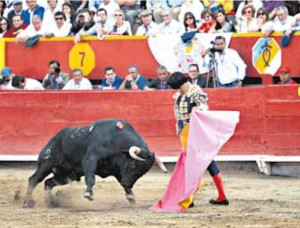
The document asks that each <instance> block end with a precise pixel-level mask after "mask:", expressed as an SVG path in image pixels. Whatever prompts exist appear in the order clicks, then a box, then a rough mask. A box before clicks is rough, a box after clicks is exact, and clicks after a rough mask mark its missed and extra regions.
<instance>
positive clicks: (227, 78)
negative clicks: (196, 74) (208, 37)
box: [202, 36, 247, 88]
mask: <svg viewBox="0 0 300 228" xmlns="http://www.w3.org/2000/svg"><path fill="white" fill-rule="evenodd" d="M206 54H210V55H211V58H212V57H213V64H214V73H215V79H216V80H217V82H218V87H223V88H234V87H242V83H243V80H244V78H245V75H246V68H247V65H246V64H245V62H244V61H243V60H242V58H241V57H240V55H239V54H238V52H237V51H236V50H234V49H231V48H226V40H225V38H224V37H223V36H216V38H215V41H214V46H213V47H212V48H208V49H205V50H203V52H202V55H203V56H205V55H206Z"/></svg>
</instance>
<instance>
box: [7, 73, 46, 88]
mask: <svg viewBox="0 0 300 228" xmlns="http://www.w3.org/2000/svg"><path fill="white" fill-rule="evenodd" d="M12 86H13V87H15V88H17V89H23V90H44V87H43V86H42V83H40V82H39V81H38V80H36V79H33V78H24V77H22V76H17V75H16V76H14V77H13V78H12Z"/></svg>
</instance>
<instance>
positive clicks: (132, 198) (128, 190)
mask: <svg viewBox="0 0 300 228" xmlns="http://www.w3.org/2000/svg"><path fill="white" fill-rule="evenodd" d="M123 188H124V190H125V193H126V194H125V196H126V199H127V200H128V202H129V203H130V204H131V205H132V204H135V196H134V194H133V191H132V189H131V188H126V187H124V186H123Z"/></svg>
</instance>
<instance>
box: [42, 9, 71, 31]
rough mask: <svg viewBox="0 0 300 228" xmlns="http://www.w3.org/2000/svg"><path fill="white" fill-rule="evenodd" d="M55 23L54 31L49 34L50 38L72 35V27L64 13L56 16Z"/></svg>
mask: <svg viewBox="0 0 300 228" xmlns="http://www.w3.org/2000/svg"><path fill="white" fill-rule="evenodd" d="M54 20H55V23H54V25H53V26H52V30H51V31H50V33H48V34H47V35H48V37H53V36H55V37H65V36H68V35H69V34H70V31H71V27H72V25H71V24H70V23H69V22H66V16H65V15H64V13H63V12H61V11H57V12H56V13H55V14H54Z"/></svg>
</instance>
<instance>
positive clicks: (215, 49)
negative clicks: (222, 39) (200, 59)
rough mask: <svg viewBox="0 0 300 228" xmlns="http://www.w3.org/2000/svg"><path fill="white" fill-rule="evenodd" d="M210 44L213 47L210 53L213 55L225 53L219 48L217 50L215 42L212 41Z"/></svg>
mask: <svg viewBox="0 0 300 228" xmlns="http://www.w3.org/2000/svg"><path fill="white" fill-rule="evenodd" d="M210 44H211V45H212V47H211V48H209V51H210V52H211V53H215V52H223V50H222V49H219V48H216V47H215V45H216V43H215V41H211V42H210Z"/></svg>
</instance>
